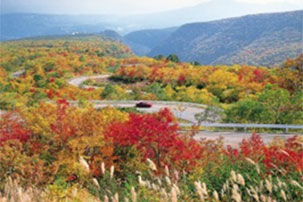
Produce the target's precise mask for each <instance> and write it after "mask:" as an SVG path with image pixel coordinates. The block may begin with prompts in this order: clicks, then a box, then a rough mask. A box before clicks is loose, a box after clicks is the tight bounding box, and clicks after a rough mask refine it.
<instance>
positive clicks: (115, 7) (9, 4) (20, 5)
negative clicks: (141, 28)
mask: <svg viewBox="0 0 303 202" xmlns="http://www.w3.org/2000/svg"><path fill="white" fill-rule="evenodd" d="M207 1H212V0H1V4H2V5H1V6H2V7H3V8H12V9H13V8H17V9H23V10H25V9H26V10H32V11H35V10H38V11H41V12H43V11H47V10H48V11H50V12H54V11H56V13H60V12H64V13H65V11H69V13H116V14H117V13H120V14H137V13H147V12H157V11H164V10H173V9H177V8H182V7H189V6H193V5H196V4H199V3H203V2H207Z"/></svg>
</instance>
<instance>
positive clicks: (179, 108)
mask: <svg viewBox="0 0 303 202" xmlns="http://www.w3.org/2000/svg"><path fill="white" fill-rule="evenodd" d="M108 77H110V75H108V74H104V75H96V76H81V77H77V78H73V79H71V80H69V81H68V83H69V84H70V85H72V86H76V87H80V86H81V84H82V83H83V82H85V81H86V80H89V79H100V78H101V79H102V78H103V79H104V78H108ZM83 88H92V86H83ZM90 102H92V103H93V104H94V105H95V107H96V108H103V107H107V106H115V107H134V106H135V104H136V103H137V102H140V101H129V100H128V101H127V100H125V101H98V100H95V101H94V100H92V101H90ZM145 102H151V103H152V104H153V106H152V107H151V108H146V109H144V108H138V110H141V111H145V112H157V111H159V110H160V109H163V108H168V109H170V110H171V112H172V113H173V114H174V115H175V116H176V117H178V118H180V119H183V120H187V121H189V122H191V123H193V124H195V123H196V119H195V114H197V113H201V112H203V111H204V109H205V107H206V105H201V104H193V103H182V102H163V101H145ZM70 103H71V104H74V105H76V104H77V102H75V101H70ZM3 113H5V111H1V110H0V115H1V114H3ZM291 135H294V134H266V133H263V134H260V136H261V137H262V139H263V141H264V142H265V143H270V142H271V141H272V140H273V139H274V138H277V137H278V138H281V139H286V138H288V137H289V136H291ZM300 135H301V134H300ZM250 136H251V133H244V132H241V133H239V132H211V131H200V132H199V133H198V134H197V135H196V136H195V137H194V138H195V139H201V138H207V139H212V140H214V139H217V138H219V137H223V138H224V145H231V146H234V147H237V146H238V144H239V143H240V142H241V141H242V139H243V138H249V137H250Z"/></svg>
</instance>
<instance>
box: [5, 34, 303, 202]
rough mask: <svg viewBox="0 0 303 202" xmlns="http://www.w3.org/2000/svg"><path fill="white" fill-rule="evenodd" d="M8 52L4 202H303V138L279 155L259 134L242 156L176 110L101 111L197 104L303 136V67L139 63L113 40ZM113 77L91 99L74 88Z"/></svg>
mask: <svg viewBox="0 0 303 202" xmlns="http://www.w3.org/2000/svg"><path fill="white" fill-rule="evenodd" d="M0 48H1V49H0V52H1V60H0V109H1V110H3V111H1V114H0V201H5V202H10V201H18V202H19V201H22V202H24V201H25V202H40V201H43V202H44V201H45V202H61V201H68V202H74V201H79V202H82V201H84V202H90V201H92V202H93V201H94V202H95V201H97V202H99V201H105V202H108V201H112V202H119V201H132V202H146V201H150V202H159V201H161V202H162V201H172V202H177V201H189V202H196V201H207V202H213V201H222V202H230V201H236V202H240V201H274V200H275V201H287V200H289V201H294V202H300V201H302V200H303V198H302V196H303V184H302V179H303V174H302V173H303V147H302V145H303V139H302V136H294V137H289V138H288V139H286V140H280V139H276V140H274V141H273V142H272V143H271V144H268V145H267V144H265V143H264V142H263V141H262V139H261V138H260V136H258V135H257V134H255V133H254V134H252V136H251V138H249V139H246V140H243V141H242V142H241V143H240V144H239V146H238V147H236V148H233V147H231V146H225V145H224V140H222V139H217V140H206V139H202V140H197V139H196V138H195V137H194V135H195V134H196V132H197V127H196V126H193V127H192V128H190V129H189V131H185V132H184V131H181V128H180V126H179V121H180V120H178V118H177V117H175V116H174V114H173V113H172V112H171V111H170V110H169V109H167V108H163V109H161V110H159V111H157V112H154V113H144V111H138V110H136V109H135V108H134V107H133V108H129V109H124V108H114V107H110V106H107V107H104V108H96V106H94V105H92V104H91V103H90V102H89V101H90V100H128V99H131V100H167V101H186V102H195V103H204V104H207V105H208V106H209V107H208V108H207V110H205V111H208V112H209V111H210V113H213V111H212V109H221V110H218V111H220V112H219V113H218V115H220V116H222V120H223V121H226V122H243V123H278V124H283V123H286V124H303V123H302V119H301V118H302V115H303V114H302V113H303V109H302V101H303V93H302V78H303V75H302V72H303V71H302V69H303V68H302V67H303V66H302V64H303V55H298V56H297V57H296V58H295V59H286V61H285V63H284V65H283V67H282V68H275V69H269V68H265V67H255V66H247V65H237V64H234V65H231V66H223V65H218V66H201V65H192V64H190V63H183V62H176V61H177V60H176V59H177V57H175V56H171V57H168V58H158V60H156V59H153V58H148V57H137V56H135V55H134V54H133V53H132V52H131V51H130V49H129V48H128V47H127V46H125V45H123V44H121V43H120V42H116V41H113V40H108V39H105V38H103V37H101V36H76V37H63V38H62V37H61V38H56V37H54V38H51V39H50V38H48V39H45V38H44V39H39V40H38V39H37V40H25V41H12V42H5V43H1V47H0ZM20 70H21V71H20ZM22 70H23V71H22ZM16 71H18V72H19V74H16ZM104 74H106V75H109V74H110V75H112V76H111V77H110V78H107V79H106V80H101V81H98V80H88V81H87V82H88V83H89V85H92V86H90V87H89V88H81V86H72V85H69V82H68V81H69V80H70V79H72V78H75V77H80V76H84V75H104ZM72 101H73V102H72ZM76 101H77V103H78V104H74V103H76ZM174 107H176V108H178V107H179V108H180V110H182V106H174ZM221 112H222V113H221ZM200 116H202V117H203V116H206V115H205V113H202V114H200ZM202 121H203V120H202ZM298 132H300V131H298ZM16 190H18V191H16Z"/></svg>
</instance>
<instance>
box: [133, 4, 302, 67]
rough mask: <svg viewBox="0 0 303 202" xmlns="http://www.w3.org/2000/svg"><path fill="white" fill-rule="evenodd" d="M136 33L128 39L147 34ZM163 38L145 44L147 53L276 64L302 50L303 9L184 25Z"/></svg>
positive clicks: (206, 61) (211, 61)
mask: <svg viewBox="0 0 303 202" xmlns="http://www.w3.org/2000/svg"><path fill="white" fill-rule="evenodd" d="M136 33H137V36H133V35H134V34H136ZM136 33H131V34H130V35H131V36H132V38H135V39H136V38H137V39H138V38H141V37H143V36H144V35H147V34H146V33H144V35H143V34H142V32H136ZM150 33H151V32H150ZM164 33H165V32H164ZM150 37H151V36H149V37H148V38H150ZM156 37H157V38H160V37H159V36H158V35H157V36H156ZM163 38H166V39H165V40H164V41H162V42H160V43H159V44H158V45H155V44H153V45H152V46H148V47H150V48H151V51H150V52H149V53H148V54H147V55H149V56H155V55H159V54H162V55H168V54H171V53H174V54H177V55H178V56H179V57H180V59H181V60H183V61H198V62H200V63H201V64H212V65H214V64H234V63H238V64H239V63H240V64H241V63H245V64H250V65H265V66H268V65H274V64H280V63H281V62H282V61H283V60H285V58H286V57H295V56H296V55H297V54H299V53H303V10H301V11H293V12H284V13H273V14H259V15H248V16H244V17H239V18H230V19H225V20H218V21H212V22H205V23H192V24H186V25H183V26H181V27H180V28H178V29H177V30H176V31H174V32H173V33H171V35H170V36H169V37H167V34H166V33H165V34H163ZM141 40H142V41H144V40H143V39H141ZM137 41H138V40H137ZM158 41H161V40H158ZM134 42H135V41H134ZM139 45H148V44H146V43H144V44H143V43H140V44H139ZM135 50H136V49H135Z"/></svg>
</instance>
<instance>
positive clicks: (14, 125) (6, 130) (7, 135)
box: [0, 113, 31, 145]
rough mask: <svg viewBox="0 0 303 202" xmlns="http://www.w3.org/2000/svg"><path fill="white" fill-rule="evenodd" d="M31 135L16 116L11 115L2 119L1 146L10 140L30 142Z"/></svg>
mask: <svg viewBox="0 0 303 202" xmlns="http://www.w3.org/2000/svg"><path fill="white" fill-rule="evenodd" d="M30 134H31V133H30V131H29V130H28V129H26V127H25V126H24V124H23V123H22V121H21V120H20V118H19V117H17V116H16V115H14V114H11V113H9V114H5V115H3V116H2V117H0V145H1V144H3V143H4V142H6V141H8V140H19V141H20V142H26V141H27V140H29V138H30Z"/></svg>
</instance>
